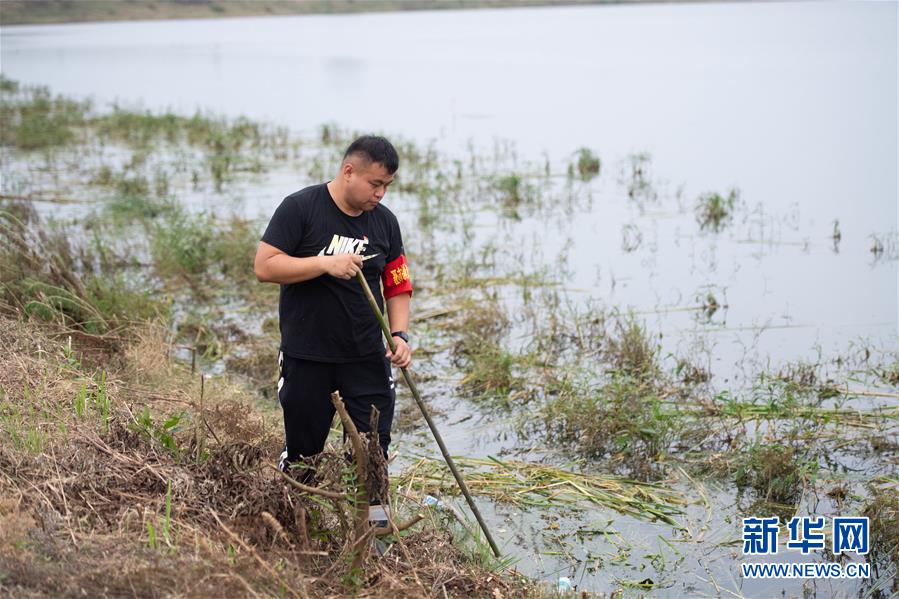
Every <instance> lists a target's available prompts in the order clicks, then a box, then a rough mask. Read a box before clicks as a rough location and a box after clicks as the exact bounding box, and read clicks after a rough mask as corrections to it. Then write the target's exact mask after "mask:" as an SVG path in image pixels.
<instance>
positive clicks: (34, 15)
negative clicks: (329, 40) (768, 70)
mask: <svg viewBox="0 0 899 599" xmlns="http://www.w3.org/2000/svg"><path fill="white" fill-rule="evenodd" d="M652 1H654V0H141V1H135V0H0V25H3V26H10V25H41V24H50V23H84V22H95V21H133V20H163V19H203V18H220V17H250V16H275V15H281V16H285V15H310V14H348V13H362V12H389V11H412V10H452V9H456V10H459V9H475V8H522V7H538V6H588V5H596V4H634V3H643V2H652ZM655 1H658V0H655ZM662 1H664V0H662ZM674 1H681V0H674Z"/></svg>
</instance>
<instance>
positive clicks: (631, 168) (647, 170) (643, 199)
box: [618, 152, 659, 206]
mask: <svg viewBox="0 0 899 599" xmlns="http://www.w3.org/2000/svg"><path fill="white" fill-rule="evenodd" d="M651 168H652V157H651V156H650V155H649V154H647V153H645V152H641V153H639V154H631V155H630V156H628V157H627V159H626V160H625V162H624V165H623V166H622V168H621V173H620V174H619V178H618V181H619V183H621V184H623V185H625V187H626V188H627V197H628V198H630V199H631V200H633V201H635V202H637V203H638V204H640V206H642V205H643V204H646V203H652V202H655V201H656V200H657V199H658V197H659V194H658V192H657V191H656V189H655V187H654V186H653V184H652V174H651Z"/></svg>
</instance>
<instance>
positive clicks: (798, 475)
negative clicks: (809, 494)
mask: <svg viewBox="0 0 899 599" xmlns="http://www.w3.org/2000/svg"><path fill="white" fill-rule="evenodd" d="M817 470H818V465H817V462H814V461H812V460H809V459H808V458H807V457H806V456H805V454H804V453H803V452H801V451H799V450H797V449H796V448H795V447H793V446H792V445H787V444H784V443H781V442H778V441H773V442H771V441H758V442H753V443H752V444H750V445H749V446H748V447H746V448H745V449H744V450H743V451H742V452H741V454H740V460H739V465H738V467H737V471H736V475H735V477H734V482H735V483H736V484H737V486H738V487H741V488H745V487H749V488H752V489H754V490H755V492H756V493H757V494H758V497H759V499H762V500H763V501H765V502H776V503H785V504H791V505H792V504H794V503H795V502H796V501H798V500H799V497H800V495H801V494H802V489H803V485H804V483H805V482H807V481H808V479H810V478H811V477H812V476H813V475H814V474H815V473H816V472H817Z"/></svg>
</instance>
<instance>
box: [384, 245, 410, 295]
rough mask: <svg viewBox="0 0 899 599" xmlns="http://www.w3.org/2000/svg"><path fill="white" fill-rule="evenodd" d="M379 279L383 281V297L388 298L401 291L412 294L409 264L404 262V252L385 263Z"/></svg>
mask: <svg viewBox="0 0 899 599" xmlns="http://www.w3.org/2000/svg"><path fill="white" fill-rule="evenodd" d="M381 281H382V282H383V283H384V299H390V298H392V297H394V296H397V295H399V294H401V293H408V294H409V295H412V279H411V277H410V276H409V265H408V264H406V256H405V255H404V254H400V257H399V258H397V259H396V260H392V261H390V262H388V263H387V266H385V267H384V274H383V275H382V276H381Z"/></svg>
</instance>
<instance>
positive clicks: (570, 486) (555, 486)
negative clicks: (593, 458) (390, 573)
mask: <svg viewBox="0 0 899 599" xmlns="http://www.w3.org/2000/svg"><path fill="white" fill-rule="evenodd" d="M453 460H454V461H455V462H456V464H457V465H458V466H459V467H460V468H461V469H462V470H463V473H464V476H465V481H466V484H467V485H468V487H469V489H470V490H471V491H472V493H475V494H478V495H485V496H488V497H491V498H493V499H494V500H496V501H498V502H501V503H509V504H512V505H517V506H527V507H543V508H549V507H553V506H559V505H568V506H585V505H591V504H592V505H597V506H601V507H604V508H608V509H612V510H615V511H617V512H619V513H621V514H627V515H630V516H634V517H636V518H640V519H643V520H649V521H654V520H661V521H663V522H666V523H668V524H670V525H672V526H675V527H680V525H679V524H678V522H677V521H676V520H675V518H676V517H677V516H679V515H681V514H683V506H684V505H686V503H687V501H686V498H684V497H683V496H682V495H681V494H680V493H679V492H677V491H674V490H673V489H671V488H670V487H668V486H665V485H664V484H661V483H658V484H651V483H646V482H640V481H637V480H633V479H628V478H624V477H619V476H610V475H599V474H589V473H584V472H574V471H570V470H566V469H564V468H561V467H556V466H551V465H547V464H534V463H530V462H518V461H508V460H500V459H498V458H494V457H489V458H486V459H479V458H467V457H454V458H453ZM397 485H398V486H399V487H400V488H411V489H416V490H419V491H420V492H423V493H430V494H432V495H456V494H457V493H458V488H457V485H456V484H455V481H454V480H453V479H452V477H451V475H450V472H449V470H448V469H447V467H446V465H445V464H444V463H443V462H442V461H439V460H434V459H429V458H420V459H419V460H418V461H416V462H414V463H413V464H411V465H410V466H409V467H408V468H406V469H405V470H404V471H403V473H402V474H400V475H399V477H397Z"/></svg>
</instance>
